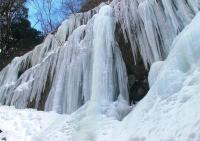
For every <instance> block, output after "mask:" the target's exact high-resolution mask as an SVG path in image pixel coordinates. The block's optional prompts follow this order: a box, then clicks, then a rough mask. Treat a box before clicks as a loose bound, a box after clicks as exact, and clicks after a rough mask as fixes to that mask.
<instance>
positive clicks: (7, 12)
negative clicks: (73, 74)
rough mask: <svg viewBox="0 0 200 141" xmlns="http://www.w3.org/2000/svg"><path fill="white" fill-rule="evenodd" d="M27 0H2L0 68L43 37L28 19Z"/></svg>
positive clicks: (0, 3) (0, 11)
mask: <svg viewBox="0 0 200 141" xmlns="http://www.w3.org/2000/svg"><path fill="white" fill-rule="evenodd" d="M25 2H26V0H0V69H1V68H2V67H3V66H5V65H6V64H7V63H8V62H10V60H11V59H13V57H15V56H19V55H22V52H23V53H24V52H26V51H27V50H30V49H31V48H33V47H34V46H35V45H36V44H38V43H40V42H41V41H42V39H43V36H42V34H41V32H39V31H37V30H36V29H33V28H32V27H31V24H30V22H29V21H28V19H27V18H28V9H27V8H26V7H25V6H24V5H25ZM24 50H26V51H24Z"/></svg>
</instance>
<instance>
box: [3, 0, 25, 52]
mask: <svg viewBox="0 0 200 141" xmlns="http://www.w3.org/2000/svg"><path fill="white" fill-rule="evenodd" d="M24 3H25V0H0V48H1V52H2V53H7V50H8V49H9V48H10V47H11V45H10V44H11V43H12V42H13V40H15V39H14V38H13V37H12V29H11V26H12V24H13V23H17V22H19V20H20V19H23V18H27V16H28V15H27V9H26V8H25V7H24V6H23V4H24Z"/></svg>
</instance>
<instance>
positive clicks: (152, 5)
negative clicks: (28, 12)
mask: <svg viewBox="0 0 200 141" xmlns="http://www.w3.org/2000/svg"><path fill="white" fill-rule="evenodd" d="M112 5H113V7H114V8H115V13H116V17H117V20H118V22H120V23H121V26H122V29H123V32H124V36H125V37H126V39H127V41H129V42H130V44H131V47H132V51H133V55H134V58H137V56H138V52H137V50H139V52H140V54H141V56H142V58H143V61H144V64H145V66H146V68H148V65H151V64H152V63H153V62H155V61H159V60H163V59H165V58H166V56H167V55H168V52H169V50H170V46H171V44H172V42H173V39H174V38H175V37H176V36H177V35H178V33H179V32H180V31H182V29H183V28H184V27H185V26H186V25H187V24H189V23H190V21H191V20H192V19H193V17H194V16H195V14H196V13H197V12H198V11H199V8H200V1H199V0H114V1H113V3H112Z"/></svg>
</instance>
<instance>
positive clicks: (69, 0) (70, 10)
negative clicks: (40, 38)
mask: <svg viewBox="0 0 200 141" xmlns="http://www.w3.org/2000/svg"><path fill="white" fill-rule="evenodd" d="M82 1H83V0H30V1H29V4H30V5H31V6H32V7H33V8H34V9H35V11H36V13H35V15H34V17H36V19H35V20H36V21H35V22H36V24H39V26H40V27H41V30H42V31H43V33H44V35H47V34H48V33H50V32H54V31H55V30H56V29H57V28H58V26H59V25H60V24H61V22H62V21H63V20H64V19H66V18H68V16H69V15H70V14H75V13H77V12H79V9H80V6H81V3H82Z"/></svg>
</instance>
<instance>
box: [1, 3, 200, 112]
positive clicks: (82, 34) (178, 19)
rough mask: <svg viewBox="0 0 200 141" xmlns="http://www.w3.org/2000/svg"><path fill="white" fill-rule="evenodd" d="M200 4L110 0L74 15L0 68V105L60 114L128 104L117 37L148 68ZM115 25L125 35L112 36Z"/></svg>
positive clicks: (123, 68) (124, 72)
mask: <svg viewBox="0 0 200 141" xmlns="http://www.w3.org/2000/svg"><path fill="white" fill-rule="evenodd" d="M199 7H200V6H199V1H198V0H191V1H185V0H184V1H176V0H160V1H157V0H113V2H112V3H111V4H110V5H107V4H105V3H104V4H101V5H100V6H99V7H97V8H95V9H93V10H91V11H88V12H85V13H77V14H75V15H72V16H71V17H70V18H69V19H68V20H66V21H64V22H63V23H62V25H61V26H60V27H59V29H58V31H57V33H55V34H49V35H48V36H47V38H46V39H45V41H44V42H43V43H42V44H40V45H38V46H37V47H36V48H35V49H34V50H33V51H31V52H29V53H27V54H25V55H24V56H22V57H17V58H15V59H14V60H13V61H12V62H11V63H10V64H9V65H8V66H7V67H5V68H4V69H3V70H2V71H1V72H0V103H1V104H4V105H14V106H15V107H17V108H26V107H31V108H36V109H39V110H47V111H51V110H54V111H57V112H58V113H72V112H74V111H76V110H77V109H78V108H80V107H81V106H82V105H84V104H87V103H88V102H89V103H90V104H89V105H90V106H89V108H88V109H90V110H98V106H99V107H102V106H106V105H107V106H106V107H109V106H108V105H110V104H111V103H112V102H119V101H121V102H122V101H123V103H124V104H125V105H127V106H128V99H129V94H128V88H127V74H126V73H127V72H126V67H125V63H124V61H123V57H122V55H121V50H120V48H119V45H118V42H117V40H116V36H123V37H124V39H125V42H126V43H127V44H130V47H131V48H132V53H133V56H134V60H133V61H135V63H137V61H136V60H137V57H138V56H140V55H141V57H142V60H143V62H144V64H145V66H146V68H147V69H148V67H149V66H150V65H151V64H152V63H153V62H155V61H160V60H163V59H165V58H166V57H167V55H168V53H169V51H170V50H171V47H170V46H171V44H172V42H173V40H174V38H175V37H176V36H177V35H178V34H179V32H181V31H182V29H183V28H184V27H185V26H186V25H187V24H189V23H190V21H191V20H192V19H193V17H194V16H195V14H196V13H197V12H198V10H199ZM116 25H120V28H121V29H122V31H123V35H116V33H115V30H116ZM111 105H112V104H111ZM100 110H102V109H100Z"/></svg>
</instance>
